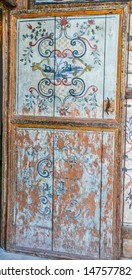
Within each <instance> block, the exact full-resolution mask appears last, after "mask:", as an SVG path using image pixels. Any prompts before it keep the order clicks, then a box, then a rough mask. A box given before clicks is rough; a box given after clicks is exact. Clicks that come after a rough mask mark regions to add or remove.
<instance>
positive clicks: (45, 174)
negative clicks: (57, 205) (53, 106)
mask: <svg viewBox="0 0 132 280" xmlns="http://www.w3.org/2000/svg"><path fill="white" fill-rule="evenodd" d="M15 131H16V133H15V147H16V148H15V163H14V189H13V198H14V201H13V205H14V206H13V207H14V211H13V212H14V215H13V216H14V217H13V225H14V230H15V236H14V243H15V245H16V246H18V247H23V246H24V248H26V247H28V248H39V249H45V250H46V249H49V250H51V249H52V186H53V179H52V178H53V133H52V131H51V130H44V129H32V128H31V129H30V128H16V129H15Z"/></svg>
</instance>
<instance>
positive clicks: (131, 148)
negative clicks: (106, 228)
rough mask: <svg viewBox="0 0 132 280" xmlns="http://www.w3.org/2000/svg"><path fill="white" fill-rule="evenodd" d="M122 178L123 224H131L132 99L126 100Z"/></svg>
mask: <svg viewBox="0 0 132 280" xmlns="http://www.w3.org/2000/svg"><path fill="white" fill-rule="evenodd" d="M124 171H125V179H124V218H123V222H124V226H125V225H130V226H132V100H127V119H126V148H125V167H124Z"/></svg>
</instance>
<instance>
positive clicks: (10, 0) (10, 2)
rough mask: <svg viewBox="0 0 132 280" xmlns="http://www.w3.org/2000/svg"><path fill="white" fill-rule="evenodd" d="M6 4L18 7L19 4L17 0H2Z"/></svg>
mask: <svg viewBox="0 0 132 280" xmlns="http://www.w3.org/2000/svg"><path fill="white" fill-rule="evenodd" d="M1 2H3V3H4V4H7V5H10V6H11V7H16V5H17V0H3V1H1Z"/></svg>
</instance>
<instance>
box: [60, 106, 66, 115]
mask: <svg viewBox="0 0 132 280" xmlns="http://www.w3.org/2000/svg"><path fill="white" fill-rule="evenodd" d="M59 113H60V115H61V116H66V110H65V108H64V107H63V106H62V107H61V108H60V111H59Z"/></svg>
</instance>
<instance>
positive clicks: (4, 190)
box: [1, 10, 9, 248]
mask: <svg viewBox="0 0 132 280" xmlns="http://www.w3.org/2000/svg"><path fill="white" fill-rule="evenodd" d="M8 19H9V13H8V11H6V10H5V11H3V23H2V26H3V36H2V41H3V91H2V92H3V96H4V98H3V108H4V109H3V132H2V138H3V140H2V143H4V144H2V162H3V164H2V223H1V224H2V228H1V245H2V247H3V248H5V244H6V213H7V212H6V210H7V170H8V166H7V165H8V163H7V147H8V77H9V72H8V70H9V69H8V65H9V56H8V55H9V53H8V50H9V45H8V28H9V25H8V24H9V21H8Z"/></svg>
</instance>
